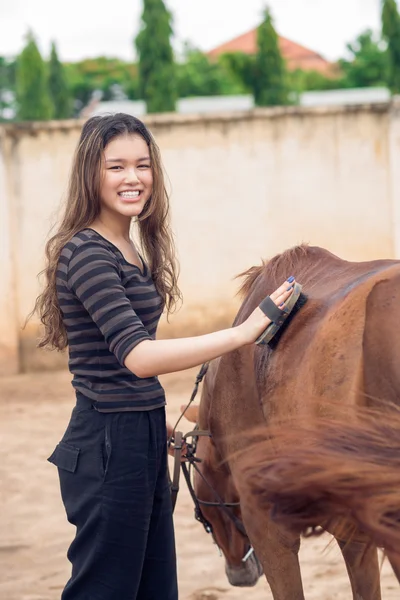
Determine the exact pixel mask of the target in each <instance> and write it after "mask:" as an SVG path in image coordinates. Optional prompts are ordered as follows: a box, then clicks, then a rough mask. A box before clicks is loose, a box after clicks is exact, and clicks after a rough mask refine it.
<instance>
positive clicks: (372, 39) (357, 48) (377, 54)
mask: <svg viewBox="0 0 400 600" xmlns="http://www.w3.org/2000/svg"><path fill="white" fill-rule="evenodd" d="M347 49H348V51H349V53H350V60H347V59H341V60H339V68H340V70H341V72H342V80H341V86H340V87H347V88H354V87H371V86H379V85H384V86H386V85H387V83H388V55H387V52H386V49H385V48H384V47H383V44H382V40H380V39H379V38H377V37H376V36H375V35H374V33H373V32H372V31H371V30H370V29H367V30H366V31H364V32H362V33H360V35H359V36H358V37H357V39H356V40H355V41H354V42H352V43H351V44H347Z"/></svg>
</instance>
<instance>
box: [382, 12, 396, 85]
mask: <svg viewBox="0 0 400 600" xmlns="http://www.w3.org/2000/svg"><path fill="white" fill-rule="evenodd" d="M382 35H383V37H384V39H385V40H386V42H387V52H388V62H389V86H390V89H391V90H392V92H393V93H394V94H399V93H400V15H399V11H398V8H397V4H396V0H383V3H382Z"/></svg>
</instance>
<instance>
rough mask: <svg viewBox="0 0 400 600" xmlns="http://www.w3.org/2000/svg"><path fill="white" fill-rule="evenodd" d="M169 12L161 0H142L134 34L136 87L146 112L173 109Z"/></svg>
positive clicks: (174, 92)
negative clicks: (136, 65) (138, 26)
mask: <svg viewBox="0 0 400 600" xmlns="http://www.w3.org/2000/svg"><path fill="white" fill-rule="evenodd" d="M171 36H172V16H171V14H170V12H169V11H168V10H167V8H166V7H165V5H164V2H163V1H162V0H143V13H142V26H141V30H140V32H139V34H138V36H137V37H136V40H135V43H136V50H137V52H138V55H139V64H138V69H139V89H140V92H141V97H142V98H143V100H145V101H146V104H147V112H149V113H154V112H168V111H174V110H175V103H176V100H177V83H176V79H177V78H176V67H175V62H174V55H173V52H172V47H171V41H170V39H171Z"/></svg>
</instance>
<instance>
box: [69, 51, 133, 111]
mask: <svg viewBox="0 0 400 600" xmlns="http://www.w3.org/2000/svg"><path fill="white" fill-rule="evenodd" d="M65 70H66V77H67V81H68V86H69V88H70V90H71V94H72V96H73V98H74V100H75V112H76V113H79V111H80V110H81V109H82V108H83V107H84V106H86V104H88V102H89V101H90V99H91V98H92V96H93V93H94V92H96V91H100V92H101V95H102V99H103V100H111V99H113V97H114V90H115V88H120V90H121V94H123V95H124V96H126V97H128V98H130V99H131V100H137V99H139V98H140V97H139V91H138V75H137V67H136V65H135V64H133V63H127V62H124V61H123V60H120V59H118V58H107V57H105V56H99V57H97V58H89V59H85V60H82V61H79V62H76V63H68V64H66V65H65Z"/></svg>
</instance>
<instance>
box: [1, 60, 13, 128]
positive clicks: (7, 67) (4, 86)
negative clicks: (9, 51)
mask: <svg viewBox="0 0 400 600" xmlns="http://www.w3.org/2000/svg"><path fill="white" fill-rule="evenodd" d="M15 68H16V61H15V60H14V59H10V58H6V57H5V56H0V121H6V120H9V119H10V118H12V117H11V116H10V115H12V114H13V112H14V108H15V107H14V103H15Z"/></svg>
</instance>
